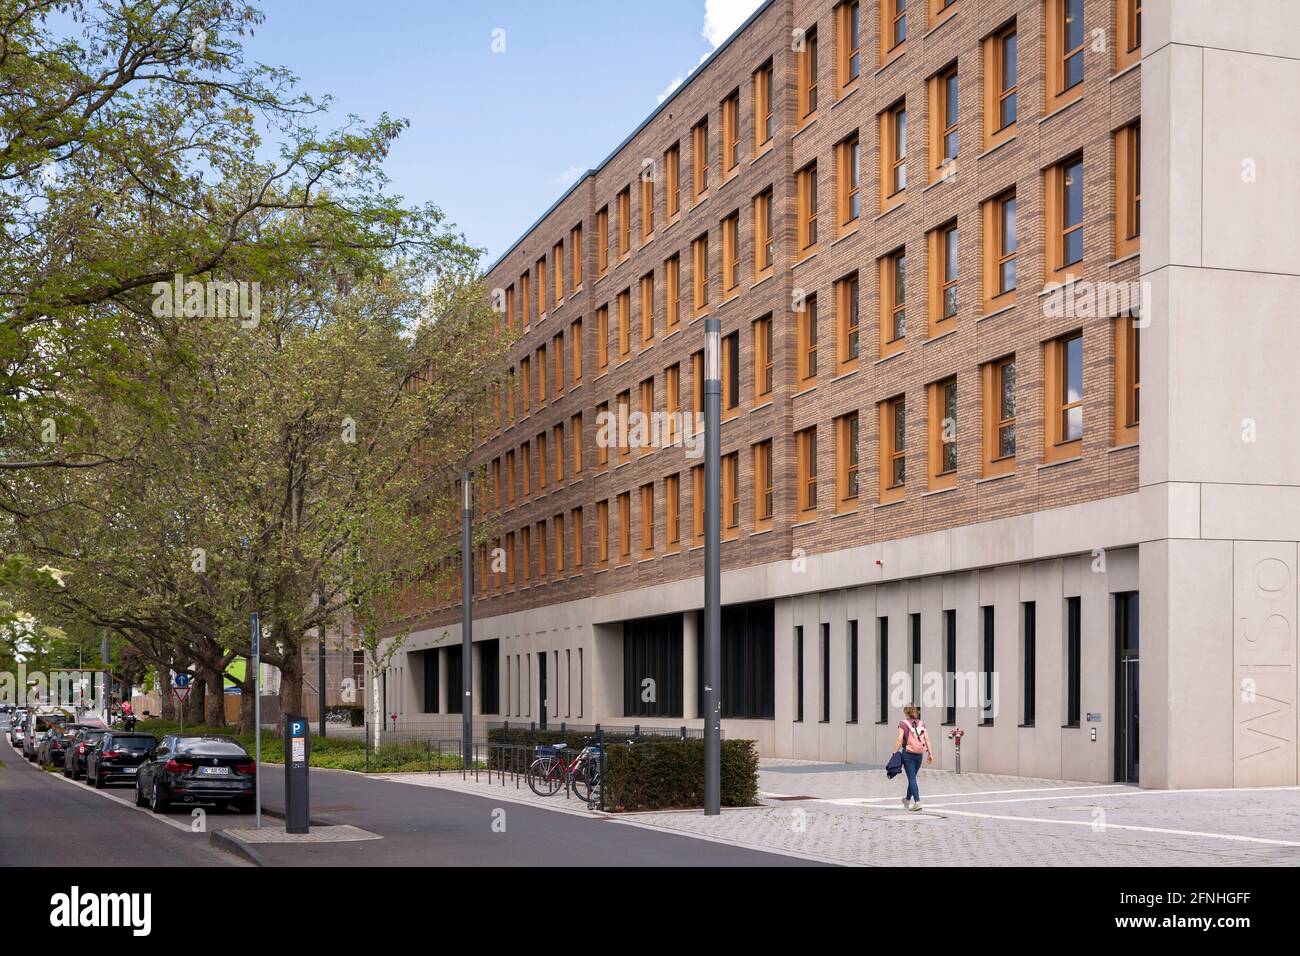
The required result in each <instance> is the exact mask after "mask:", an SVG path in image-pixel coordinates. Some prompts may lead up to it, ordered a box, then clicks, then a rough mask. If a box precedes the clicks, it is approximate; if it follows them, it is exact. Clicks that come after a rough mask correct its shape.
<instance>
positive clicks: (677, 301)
mask: <svg viewBox="0 0 1300 956" xmlns="http://www.w3.org/2000/svg"><path fill="white" fill-rule="evenodd" d="M681 320H682V260H681V257H680V256H677V255H674V256H670V257H669V258H667V259H665V260H664V326H665V328H667V329H668V330H669V331H671V330H673V329H675V328H677V323H678V322H680V321H681Z"/></svg>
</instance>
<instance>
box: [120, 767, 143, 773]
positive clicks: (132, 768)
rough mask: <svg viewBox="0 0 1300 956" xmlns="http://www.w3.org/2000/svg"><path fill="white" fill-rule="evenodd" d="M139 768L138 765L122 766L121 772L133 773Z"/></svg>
mask: <svg viewBox="0 0 1300 956" xmlns="http://www.w3.org/2000/svg"><path fill="white" fill-rule="evenodd" d="M139 769H140V768H139V767H123V768H122V772H123V773H135V772H136V771H137V770H139Z"/></svg>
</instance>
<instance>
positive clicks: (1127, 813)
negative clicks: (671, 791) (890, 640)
mask: <svg viewBox="0 0 1300 956" xmlns="http://www.w3.org/2000/svg"><path fill="white" fill-rule="evenodd" d="M387 779H391V780H394V781H399V782H403V783H407V784H414V785H418V786H425V787H435V788H441V789H448V790H455V791H459V792H463V793H474V794H479V795H484V796H487V795H494V794H495V795H499V798H500V799H511V800H517V801H519V802H525V803H530V804H535V805H538V806H543V807H548V808H550V809H553V810H567V811H570V812H574V813H585V814H589V813H590V812H591V811H589V810H586V809H583V807H582V804H581V802H580V801H577V800H570V801H568V802H567V804H566V802H565V801H564V799H563V797H562V796H558V797H551V798H541V797H537V796H536V795H534V794H533V793H531V791H529V790H528V789H527V786H526V785H521V786H520V788H519V789H518V790H516V789H515V788H514V786H513V782H512V780H511V778H509V777H507V778H506V784H507V785H506V787H505V788H504V789H503V788H502V787H501V785H500V781H499V780H498V779H496V778H494V782H493V783H491V784H489V783H487V781H486V776H484V777H483V778H482V779H481V780H480V782H479V783H478V784H475V783H474V781H473V779H472V778H471V779H469V780H466V781H462V780H461V779H460V776H459V775H456V774H448V775H444V776H443V777H441V778H439V777H438V776H437V775H436V774H435V775H424V774H393V775H390V776H389V777H388V778H387ZM903 789H904V786H903V783H902V778H896V779H894V780H888V779H887V778H886V777H885V774H884V771H883V770H882V769H881V768H879V767H867V766H862V765H857V766H854V765H845V764H828V763H817V762H813V761H805V760H768V759H765V760H763V761H762V764H761V769H760V773H759V793H760V802H761V803H762V806H761V807H758V808H748V809H743V810H734V811H724V812H723V813H722V815H721V816H718V817H705V816H704V815H703V814H702V813H699V812H682V811H674V812H656V813H637V814H619V815H617V817H616V819H618V820H622V821H625V822H628V823H635V824H637V825H639V826H648V827H652V828H655V829H660V830H666V831H672V832H677V833H682V834H691V835H693V836H697V837H702V838H706V839H711V840H720V841H723V842H726V843H730V844H734V845H738V846H748V847H753V848H754V849H761V850H768V851H773V850H775V851H778V852H785V853H793V854H798V855H800V856H806V857H809V858H813V859H824V860H834V861H839V862H843V863H848V864H858V865H877V866H903V865H930V866H943V865H955V866H1010V865H1020V866H1024V865H1028V866H1129V867H1140V866H1297V865H1300V788H1294V787H1291V788H1272V789H1260V790H1195V791H1168V790H1141V789H1139V788H1137V787H1131V786H1127V785H1122V784H1090V783H1083V782H1073V783H1071V782H1063V781H1058V780H1039V779H1034V778H1028V777H1012V776H1006V775H1000V774H986V773H964V774H955V773H951V772H947V771H939V770H925V771H923V772H922V775H921V791H922V794H923V795H924V797H925V799H924V810H922V811H920V812H912V811H906V810H904V809H903V808H902V806H901V804H900V798H901V796H902V793H903Z"/></svg>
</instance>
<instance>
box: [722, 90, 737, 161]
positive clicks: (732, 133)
mask: <svg viewBox="0 0 1300 956" xmlns="http://www.w3.org/2000/svg"><path fill="white" fill-rule="evenodd" d="M739 165H740V91H739V90H735V91H733V92H732V93H731V95H729V96H728V97H727V98H726V99H725V100H723V101H722V175H723V178H726V177H727V176H730V175H731V174H732V173H734V172H735V171H736V167H737V166H739Z"/></svg>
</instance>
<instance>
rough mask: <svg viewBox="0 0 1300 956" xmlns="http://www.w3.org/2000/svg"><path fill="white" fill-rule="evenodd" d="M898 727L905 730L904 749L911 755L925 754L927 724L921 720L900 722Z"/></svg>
mask: <svg viewBox="0 0 1300 956" xmlns="http://www.w3.org/2000/svg"><path fill="white" fill-rule="evenodd" d="M898 726H899V727H901V728H902V729H903V749H904V750H906V751H907V752H908V753H910V754H923V753H925V751H926V746H925V724H923V723H922V722H921V721H919V720H913V721H907V720H900V721H899V722H898Z"/></svg>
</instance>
